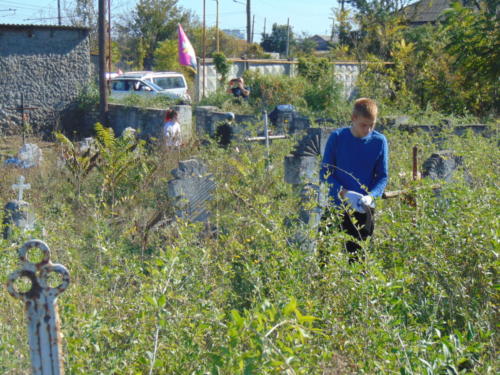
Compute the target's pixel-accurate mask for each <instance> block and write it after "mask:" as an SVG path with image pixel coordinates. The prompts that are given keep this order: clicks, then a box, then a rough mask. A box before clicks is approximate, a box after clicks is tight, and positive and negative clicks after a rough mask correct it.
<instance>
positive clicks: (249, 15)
mask: <svg viewBox="0 0 500 375" xmlns="http://www.w3.org/2000/svg"><path fill="white" fill-rule="evenodd" d="M251 22H252V9H251V4H250V0H247V43H248V44H250V43H252V23H251Z"/></svg>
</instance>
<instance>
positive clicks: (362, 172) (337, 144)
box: [320, 128, 389, 205]
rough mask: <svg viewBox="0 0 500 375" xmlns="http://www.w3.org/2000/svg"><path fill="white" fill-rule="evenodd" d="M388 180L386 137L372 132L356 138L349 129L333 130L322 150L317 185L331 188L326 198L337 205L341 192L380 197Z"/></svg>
mask: <svg viewBox="0 0 500 375" xmlns="http://www.w3.org/2000/svg"><path fill="white" fill-rule="evenodd" d="M388 177H389V147H388V146H387V139H386V138H385V136H384V135H383V134H381V133H379V132H377V131H372V132H371V133H370V134H369V135H367V136H366V137H363V138H356V137H355V136H354V135H352V133H351V129H350V128H341V129H337V130H334V131H333V132H332V133H331V134H330V137H329V138H328V142H327V144H326V147H325V153H324V155H323V163H322V164H321V170H320V181H321V182H327V183H328V184H329V185H330V191H329V195H330V197H331V198H332V199H333V200H334V202H335V204H337V205H338V204H340V199H339V198H338V193H339V191H340V189H341V188H344V189H347V190H353V191H357V192H358V193H361V194H363V195H366V194H370V195H371V196H372V197H380V196H382V193H383V192H384V189H385V186H386V185H387V180H388Z"/></svg>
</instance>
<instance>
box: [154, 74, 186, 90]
mask: <svg viewBox="0 0 500 375" xmlns="http://www.w3.org/2000/svg"><path fill="white" fill-rule="evenodd" d="M152 80H153V82H154V83H156V84H157V85H158V86H160V87H161V88H162V89H163V90H168V89H183V88H185V87H186V85H185V84H184V80H183V79H182V77H155V78H153V79H152Z"/></svg>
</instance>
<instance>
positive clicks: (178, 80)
mask: <svg viewBox="0 0 500 375" xmlns="http://www.w3.org/2000/svg"><path fill="white" fill-rule="evenodd" d="M132 93H135V94H139V95H147V96H149V95H167V96H170V97H172V98H179V99H183V100H186V101H191V97H190V96H189V94H188V91H187V83H186V79H185V78H184V76H183V75H182V74H181V73H177V72H150V71H137V72H126V73H124V74H121V75H120V76H118V77H115V78H113V79H111V96H112V97H115V98H120V97H123V96H126V95H129V94H132Z"/></svg>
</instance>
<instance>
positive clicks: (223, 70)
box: [212, 52, 231, 84]
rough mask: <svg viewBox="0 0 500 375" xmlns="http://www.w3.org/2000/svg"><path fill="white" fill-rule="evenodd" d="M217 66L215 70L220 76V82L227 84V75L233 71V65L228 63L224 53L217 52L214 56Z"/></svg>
mask: <svg viewBox="0 0 500 375" xmlns="http://www.w3.org/2000/svg"><path fill="white" fill-rule="evenodd" d="M212 57H213V59H214V64H215V70H216V71H217V73H218V74H219V75H220V82H221V84H224V82H226V77H227V73H229V70H230V69H231V64H230V63H229V62H228V61H227V58H226V55H224V53H222V52H215V53H213V54H212Z"/></svg>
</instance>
